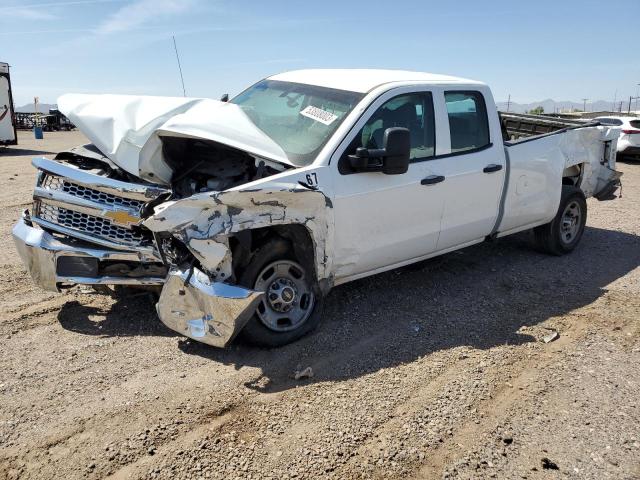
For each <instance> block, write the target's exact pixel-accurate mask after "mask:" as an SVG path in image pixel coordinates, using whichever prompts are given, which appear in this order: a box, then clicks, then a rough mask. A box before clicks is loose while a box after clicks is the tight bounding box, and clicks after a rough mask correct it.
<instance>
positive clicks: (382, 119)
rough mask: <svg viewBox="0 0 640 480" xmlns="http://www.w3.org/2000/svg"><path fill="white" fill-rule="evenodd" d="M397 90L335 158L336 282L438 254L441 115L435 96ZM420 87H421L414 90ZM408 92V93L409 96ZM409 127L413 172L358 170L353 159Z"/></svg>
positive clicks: (372, 112) (369, 114) (361, 122)
mask: <svg viewBox="0 0 640 480" xmlns="http://www.w3.org/2000/svg"><path fill="white" fill-rule="evenodd" d="M408 88H409V87H405V88H404V89H396V90H394V91H392V92H387V94H385V95H383V96H381V97H380V98H378V99H377V101H376V102H374V104H373V105H371V107H370V108H369V109H368V110H367V112H366V113H365V114H364V115H363V117H362V118H361V119H360V120H359V121H358V123H356V125H355V127H354V128H353V129H352V130H351V132H350V134H349V135H348V136H347V138H346V139H345V141H344V142H343V144H342V145H341V147H340V148H339V149H338V150H337V152H336V154H335V155H334V157H333V158H332V164H333V165H336V164H337V168H335V167H334V168H333V174H334V215H335V234H334V235H335V237H334V238H335V243H334V246H335V250H334V272H335V277H336V280H337V281H338V280H340V279H346V278H353V277H358V276H365V275H366V274H367V273H374V272H375V271H377V270H380V271H382V270H385V269H386V268H389V267H392V266H395V265H398V264H402V263H410V261H411V260H412V259H415V258H417V257H421V256H425V255H428V254H429V253H431V252H433V251H435V250H436V245H437V242H438V235H439V233H440V220H441V217H442V213H443V208H444V203H443V198H444V195H443V194H442V190H441V189H442V185H440V184H433V183H428V184H427V183H425V179H433V177H435V176H436V174H435V172H433V171H432V169H431V168H430V163H432V162H429V161H428V160H429V159H431V158H433V157H434V155H435V136H436V132H435V114H434V106H433V98H432V94H431V92H430V91H415V90H414V91H410V90H409V91H407V90H408ZM413 88H414V89H415V87H413ZM403 90H405V91H404V92H403ZM390 127H404V128H408V129H409V132H410V134H411V157H410V164H409V169H408V171H407V172H406V173H404V174H398V175H387V174H384V173H382V172H354V171H352V170H351V168H350V163H349V159H348V155H349V154H352V153H354V152H355V150H356V148H358V147H365V148H383V145H382V139H383V135H384V131H385V130H386V129H387V128H390Z"/></svg>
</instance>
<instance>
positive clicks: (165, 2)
mask: <svg viewBox="0 0 640 480" xmlns="http://www.w3.org/2000/svg"><path fill="white" fill-rule="evenodd" d="M194 4H195V0H135V1H133V2H131V3H130V4H128V5H125V6H124V7H122V8H120V9H119V10H118V11H117V12H115V13H113V14H112V15H111V16H110V17H109V18H107V19H106V20H105V21H104V22H103V23H102V24H101V25H99V26H98V28H97V32H98V33H102V34H109V33H117V32H124V31H128V30H133V29H136V28H140V27H141V26H142V25H144V24H145V23H148V22H150V21H153V20H155V19H157V18H164V17H168V16H172V15H177V14H181V13H184V12H186V11H188V10H190V9H191V7H193V6H194Z"/></svg>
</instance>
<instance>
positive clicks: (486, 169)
mask: <svg viewBox="0 0 640 480" xmlns="http://www.w3.org/2000/svg"><path fill="white" fill-rule="evenodd" d="M500 170H502V165H498V164H497V163H490V164H489V165H487V166H486V167H484V168H483V169H482V171H483V172H484V173H492V172H498V171H500Z"/></svg>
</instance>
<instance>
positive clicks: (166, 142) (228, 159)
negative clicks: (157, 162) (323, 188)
mask: <svg viewBox="0 0 640 480" xmlns="http://www.w3.org/2000/svg"><path fill="white" fill-rule="evenodd" d="M162 151H163V157H164V159H165V161H166V163H167V164H168V165H169V167H170V168H171V169H172V170H173V172H174V174H173V177H172V179H171V189H172V191H173V195H172V198H186V197H189V196H191V195H193V194H195V193H202V192H208V191H218V192H220V191H223V190H227V189H229V188H233V187H236V186H238V185H243V184H245V183H248V182H252V181H254V180H259V179H261V178H265V177H269V176H271V175H275V174H277V173H280V172H283V171H285V170H286V169H287V167H286V166H285V165H282V164H279V163H276V162H272V161H269V160H264V159H259V158H257V157H255V156H253V155H250V154H248V153H246V152H243V151H241V150H237V149H235V148H232V147H228V146H226V145H222V144H219V143H216V142H212V141H208V140H200V139H193V138H183V137H162Z"/></svg>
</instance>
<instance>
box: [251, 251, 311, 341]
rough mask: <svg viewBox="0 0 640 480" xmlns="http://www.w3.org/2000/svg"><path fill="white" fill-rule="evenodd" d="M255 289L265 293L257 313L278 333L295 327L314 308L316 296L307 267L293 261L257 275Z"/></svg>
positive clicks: (278, 261)
mask: <svg viewBox="0 0 640 480" xmlns="http://www.w3.org/2000/svg"><path fill="white" fill-rule="evenodd" d="M254 289H255V290H257V291H260V292H265V295H264V297H263V299H262V300H261V302H260V303H259V304H258V308H257V309H256V314H257V315H258V318H259V319H260V321H261V322H262V323H263V324H264V325H265V326H266V327H267V328H269V329H270V330H273V331H275V332H288V331H291V330H295V329H296V328H298V327H300V325H302V324H303V323H304V322H306V321H307V319H308V318H309V316H310V315H311V312H312V311H313V306H314V304H315V295H314V294H313V292H312V291H311V288H310V287H309V286H308V285H307V282H306V278H305V271H304V269H303V268H302V267H301V266H300V264H298V263H296V262H294V261H292V260H277V261H275V262H273V263H270V264H269V265H267V266H266V267H265V268H264V269H262V271H261V272H260V274H259V275H258V278H257V279H256V282H255V285H254Z"/></svg>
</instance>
